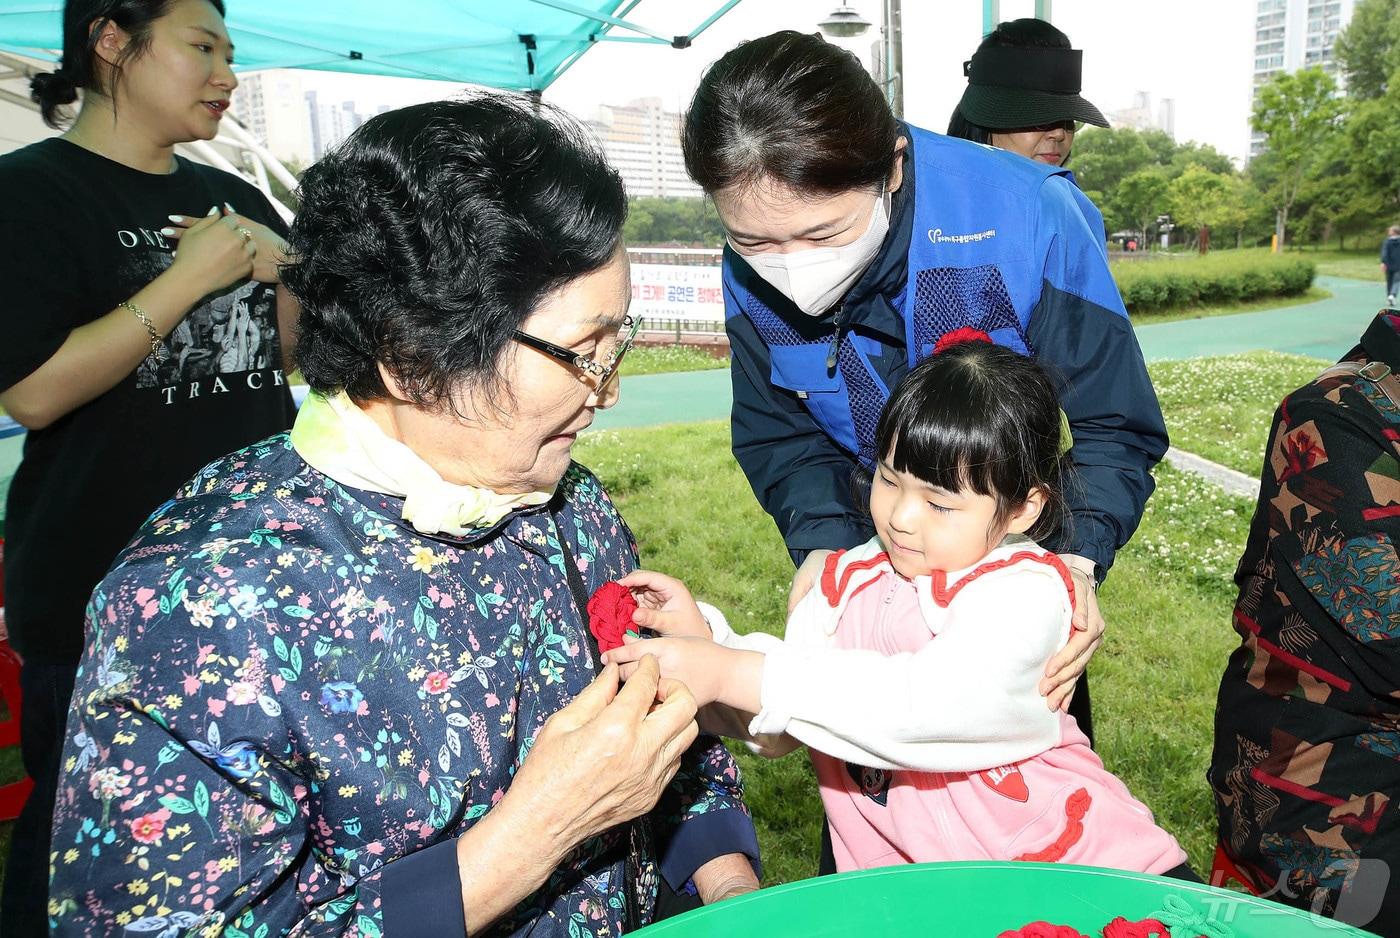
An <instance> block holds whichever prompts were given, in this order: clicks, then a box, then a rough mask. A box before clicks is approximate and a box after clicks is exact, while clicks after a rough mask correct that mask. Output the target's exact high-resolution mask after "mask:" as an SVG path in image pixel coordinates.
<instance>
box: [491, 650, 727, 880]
mask: <svg viewBox="0 0 1400 938" xmlns="http://www.w3.org/2000/svg"><path fill="white" fill-rule="evenodd" d="M620 680H621V678H620V669H619V668H617V667H616V666H609V667H606V668H604V669H603V673H602V674H600V675H598V677H597V678H596V679H595V680H594V681H593V683H592V684H590V685H589V686H588V687H587V688H585V689H584V691H583V693H581V694H579V695H578V697H576V698H575V699H574V700H573V702H572V703H570V704H569V705H568V706H567V707H565V708H563V709H562V710H560V711H559V712H558V713H556V714H554V716H552V717H550V718H549V720H548V721H546V722H545V725H544V728H543V729H542V730H541V731H540V733H539V735H538V736H536V737H535V745H534V747H533V748H532V749H531V750H530V755H529V757H528V758H527V759H526V760H525V763H524V764H523V765H522V766H521V767H520V771H519V772H518V773H517V774H516V776H515V781H514V783H512V785H511V793H512V794H515V793H516V792H517V789H520V788H521V786H524V788H525V792H526V793H525V795H524V797H523V798H522V799H521V800H523V801H527V802H529V803H531V804H532V805H533V808H532V811H533V812H534V813H536V816H537V817H539V818H541V819H542V820H543V821H544V822H545V824H546V825H547V827H548V828H549V829H548V831H547V834H548V836H549V837H550V838H551V841H552V842H554V843H555V845H556V846H557V847H558V848H560V850H561V853H560V856H561V858H562V856H563V854H564V853H567V852H568V851H569V850H570V849H571V848H572V847H573V846H574V845H575V844H577V843H578V842H579V841H581V840H584V839H585V838H587V837H591V836H593V835H594V834H598V833H601V832H602V831H605V830H607V829H608V828H610V827H614V826H616V825H618V824H621V823H623V822H624V821H630V820H632V819H633V818H635V817H638V816H640V815H642V814H645V813H646V812H648V811H650V810H651V809H652V808H653V807H655V806H656V802H657V800H658V799H660V797H661V793H662V791H663V790H664V789H665V788H666V786H667V784H669V783H670V781H671V777H672V776H673V775H675V774H676V769H677V768H679V766H680V759H681V755H682V754H683V753H684V752H685V750H686V749H687V748H688V747H689V746H690V744H691V743H692V742H694V741H695V737H696V735H698V733H699V729H698V728H697V726H696V724H695V700H694V698H692V697H691V694H690V691H688V690H686V689H685V687H683V686H681V685H680V684H678V683H677V682H675V681H663V680H661V672H660V668H659V666H658V664H657V662H656V661H655V660H652V661H649V662H643V664H642V665H641V666H640V667H639V668H638V669H637V671H636V673H635V674H633V675H632V676H631V679H630V680H628V681H627V683H626V685H624V686H623V687H622V689H621V690H619V689H618V685H619V681H620Z"/></svg>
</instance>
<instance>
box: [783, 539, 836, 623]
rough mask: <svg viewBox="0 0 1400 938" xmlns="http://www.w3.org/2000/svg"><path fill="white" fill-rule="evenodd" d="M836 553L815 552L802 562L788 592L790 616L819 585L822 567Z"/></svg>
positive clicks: (828, 551)
mask: <svg viewBox="0 0 1400 938" xmlns="http://www.w3.org/2000/svg"><path fill="white" fill-rule="evenodd" d="M834 553H836V551H834V550H814V551H812V552H811V553H810V554H808V555H807V558H806V559H805V560H803V561H802V566H800V567H798V568H797V572H796V573H794V574H793V576H792V589H790V590H788V610H787V611H788V615H792V610H794V609H796V608H797V604H798V603H800V602H801V601H802V597H803V596H806V595H807V594H808V593H809V592H811V590H812V587H814V586H816V585H817V580H818V579H820V578H821V575H822V567H824V566H826V558H828V557H830V556H831V555H832V554H834Z"/></svg>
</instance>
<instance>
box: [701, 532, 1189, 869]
mask: <svg viewBox="0 0 1400 938" xmlns="http://www.w3.org/2000/svg"><path fill="white" fill-rule="evenodd" d="M1072 596H1073V586H1072V583H1071V581H1070V578H1069V573H1068V571H1067V570H1066V569H1065V568H1064V565H1063V564H1062V563H1061V562H1060V560H1059V558H1057V557H1056V556H1055V555H1054V554H1051V553H1048V552H1046V551H1044V550H1042V549H1041V548H1040V547H1038V546H1037V545H1035V544H1034V542H1031V541H1029V540H1025V539H1015V540H1008V541H1006V542H1004V543H1003V544H1002V545H1001V546H999V547H998V548H997V549H996V550H994V551H993V552H992V553H991V554H989V555H988V556H987V557H986V558H984V559H983V561H982V562H981V563H979V564H978V565H977V566H975V567H973V568H970V569H968V570H963V571H958V572H957V573H952V574H946V575H945V574H941V573H935V575H934V576H933V577H920V578H918V579H916V580H913V581H909V580H905V579H904V578H902V577H900V576H899V575H898V574H897V573H895V571H894V569H893V567H892V566H891V565H890V563H889V560H888V558H887V557H886V556H885V554H884V552H883V550H882V549H881V547H880V545H879V543H878V541H871V542H870V543H869V544H866V545H864V546H862V547H859V548H854V549H852V550H850V551H845V552H843V553H841V554H837V555H835V556H834V557H833V558H832V560H831V562H830V563H828V565H827V569H826V571H825V574H824V576H823V577H822V582H821V583H820V585H819V587H818V588H817V589H813V590H812V592H811V593H810V594H809V595H808V597H807V599H806V600H804V601H803V603H801V604H800V605H799V606H798V608H797V609H796V610H794V611H793V615H792V617H791V618H790V619H789V621H788V632H787V636H786V638H785V640H783V641H779V640H778V639H776V638H774V637H773V636H768V635H761V634H753V635H744V636H740V635H735V634H734V633H733V632H731V631H729V629H728V627H727V626H725V625H724V624H723V623H722V622H715V623H712V624H713V625H714V627H715V632H716V635H715V637H716V639H717V640H720V641H722V642H723V643H724V644H726V645H729V646H731V647H744V648H749V649H752V650H757V651H762V652H764V653H765V655H766V656H767V657H766V661H765V663H764V677H763V688H762V703H763V710H762V712H760V713H759V714H758V715H757V716H755V717H754V718H753V719H752V720H751V721H749V725H748V727H747V728H745V727H743V725H742V724H743V720H742V719H736V716H737V715H736V714H733V713H732V712H731V713H724V712H723V711H722V710H716V709H715V708H707V710H709V711H711V712H710V713H708V714H707V717H708V720H707V722H709V723H710V725H711V727H712V728H716V729H719V730H721V731H724V732H728V733H731V734H736V733H737V735H740V736H743V737H746V738H748V739H750V740H751V741H752V745H753V748H755V749H756V751H759V752H764V753H765V754H769V755H775V754H780V753H781V752H783V751H786V750H789V749H791V748H793V747H794V746H795V745H796V742H795V741H794V738H795V740H800V741H801V742H804V743H806V744H807V745H808V746H809V748H810V750H811V756H812V763H813V765H814V766H815V768H816V773H817V780H818V782H819V784H820V786H821V794H822V802H823V804H824V806H825V808H826V814H827V818H828V819H829V821H830V825H831V835H832V848H833V851H834V853H835V857H836V866H837V869H838V870H840V871H843V872H844V871H847V870H855V869H869V868H871V867H878V866H889V865H892V864H898V863H927V862H937V861H944V860H984V859H988V860H1035V861H1042V862H1064V863H1076V864H1084V865H1088V866H1104V867H1111V868H1115V869H1122V870H1131V871H1135V872H1145V873H1163V872H1166V871H1167V870H1170V869H1173V868H1174V867H1177V866H1180V865H1181V864H1183V863H1185V862H1186V854H1185V852H1184V851H1183V850H1182V849H1181V847H1180V845H1179V844H1178V843H1177V842H1176V839H1175V838H1173V837H1172V836H1171V835H1170V834H1168V833H1167V832H1166V831H1164V830H1162V829H1161V828H1160V827H1158V826H1157V825H1156V824H1155V823H1154V822H1153V820H1152V812H1151V811H1149V810H1148V809H1147V807H1146V806H1144V805H1143V804H1142V803H1141V802H1139V801H1138V800H1136V799H1135V798H1133V796H1132V795H1131V794H1130V793H1129V792H1128V789H1127V788H1126V787H1125V786H1124V785H1123V783H1122V782H1121V781H1119V780H1118V779H1117V778H1116V777H1115V776H1113V775H1112V774H1110V773H1109V772H1108V771H1107V770H1106V769H1105V768H1104V766H1103V763H1102V762H1101V761H1100V760H1099V757H1098V756H1097V755H1095V754H1094V752H1093V750H1092V749H1090V748H1089V745H1088V740H1087V739H1086V738H1085V737H1084V734H1083V733H1081V732H1080V731H1079V728H1078V726H1077V725H1076V724H1075V722H1074V720H1073V719H1072V718H1071V717H1068V716H1065V715H1063V714H1059V713H1053V712H1051V711H1050V710H1049V709H1048V708H1047V707H1046V705H1045V700H1044V698H1042V697H1041V696H1040V695H1039V693H1038V690H1037V686H1038V684H1039V681H1040V678H1041V676H1042V675H1043V673H1044V668H1045V663H1046V662H1047V661H1048V660H1049V659H1050V657H1051V656H1052V655H1053V654H1054V653H1055V652H1056V651H1058V650H1059V649H1060V648H1061V647H1062V646H1063V645H1064V643H1065V641H1066V640H1067V639H1068V637H1069V628H1070V626H1069V622H1070V616H1071V615H1072V612H1073V610H1072V606H1071V603H1072ZM717 724H718V725H717ZM745 730H747V731H745Z"/></svg>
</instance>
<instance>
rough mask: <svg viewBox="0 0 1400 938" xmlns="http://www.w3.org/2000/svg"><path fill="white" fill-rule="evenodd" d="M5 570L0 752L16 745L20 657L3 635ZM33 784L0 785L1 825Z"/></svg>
mask: <svg viewBox="0 0 1400 938" xmlns="http://www.w3.org/2000/svg"><path fill="white" fill-rule="evenodd" d="M4 559H5V539H4V538H2V537H0V564H3V562H4ZM3 571H4V567H3V565H0V700H4V701H5V704H6V706H8V707H9V709H10V718H9V719H8V720H6V721H5V722H4V723H0V749H4V748H5V747H6V746H18V745H19V668H20V660H19V655H17V654H15V652H14V649H12V648H11V647H10V642H9V635H8V633H7V632H6V631H5V578H4V572H3ZM33 787H34V780H33V779H32V778H29V777H27V776H26V777H25V778H22V779H20V780H19V781H17V782H11V783H10V784H8V785H0V821H13V820H14V819H15V818H17V817H19V812H20V809H21V808H23V807H24V802H25V800H26V799H27V798H28V797H29V791H30V789H32V788H33Z"/></svg>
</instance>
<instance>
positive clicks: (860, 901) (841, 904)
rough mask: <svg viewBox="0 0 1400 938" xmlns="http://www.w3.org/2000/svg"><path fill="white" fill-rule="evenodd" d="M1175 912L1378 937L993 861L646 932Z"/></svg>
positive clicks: (970, 937) (787, 930)
mask: <svg viewBox="0 0 1400 938" xmlns="http://www.w3.org/2000/svg"><path fill="white" fill-rule="evenodd" d="M1173 908H1174V909H1175V910H1176V911H1177V913H1184V914H1186V915H1193V914H1194V915H1199V916H1201V917H1202V918H1203V919H1204V920H1206V921H1208V922H1210V923H1212V928H1211V929H1205V928H1202V929H1200V930H1191V929H1190V927H1189V926H1188V927H1186V928H1179V929H1176V930H1175V931H1174V933H1173V935H1174V938H1180V936H1183V935H1190V936H1195V935H1199V934H1205V935H1209V936H1211V938H1227V936H1233V938H1342V936H1353V935H1361V936H1364V935H1370V934H1371V933H1370V932H1365V931H1361V930H1359V929H1356V928H1352V927H1349V926H1346V925H1342V924H1340V923H1338V922H1335V921H1333V920H1331V919H1324V918H1319V917H1318V916H1315V915H1312V914H1310V913H1307V912H1302V911H1299V910H1298V909H1294V908H1290V907H1288V906H1283V905H1279V904H1278V903H1275V902H1271V901H1269V900H1267V899H1256V898H1254V897H1253V896H1247V895H1243V894H1241V893H1237V892H1230V891H1229V890H1225V889H1214V888H1212V887H1210V886H1204V885H1198V884H1195V883H1187V882H1182V881H1181V880H1175V879H1163V878H1162V877H1159V876H1146V875H1143V874H1140V873H1125V872H1122V871H1120V870H1106V869H1099V868H1097V867H1089V866H1070V865H1066V864H1057V863H992V862H972V863H928V864H922V865H918V866H897V867H886V868H884V869H878V870H866V871H863V872H859V873H845V874H842V875H840V876H823V877H819V878H816V879H807V880H803V881H801V882H797V883H788V884H787V885H785V886H777V887H775V888H772V889H763V890H760V891H758V892H755V893H750V894H749V895H747V896H743V897H741V898H738V899H731V900H729V901H727V902H722V903H719V904H718V905H714V906H708V907H706V908H701V909H696V910H695V911H693V912H687V913H686V914H685V915H681V916H678V917H676V918H673V919H668V920H666V921H664V922H660V923H658V924H656V925H652V926H651V927H649V928H644V929H642V930H641V931H639V932H636V934H638V935H643V936H645V938H701V936H704V938H711V936H714V938H749V936H752V938H774V936H779V935H801V936H803V938H808V936H816V938H820V936H837V935H840V936H848V935H854V936H862V938H886V936H891V938H892V936H905V935H908V936H914V935H918V936H925V935H938V936H943V935H947V936H955V938H996V936H997V935H999V934H1000V933H1001V932H1003V931H1006V930H1009V929H1018V928H1021V927H1022V926H1024V925H1027V924H1029V923H1031V922H1035V921H1046V922H1050V923H1052V924H1056V925H1071V926H1073V927H1075V928H1077V929H1079V931H1081V932H1082V933H1084V934H1085V935H1090V936H1098V935H1099V933H1100V931H1101V930H1102V929H1103V927H1104V926H1105V925H1107V924H1108V923H1109V922H1110V921H1111V920H1113V919H1114V918H1116V917H1118V916H1120V915H1122V916H1124V917H1126V918H1127V919H1128V920H1129V921H1138V920H1140V919H1144V918H1157V917H1159V913H1161V912H1163V911H1169V910H1171V909H1173ZM1168 924H1170V922H1168ZM1221 926H1223V928H1222V927H1221Z"/></svg>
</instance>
